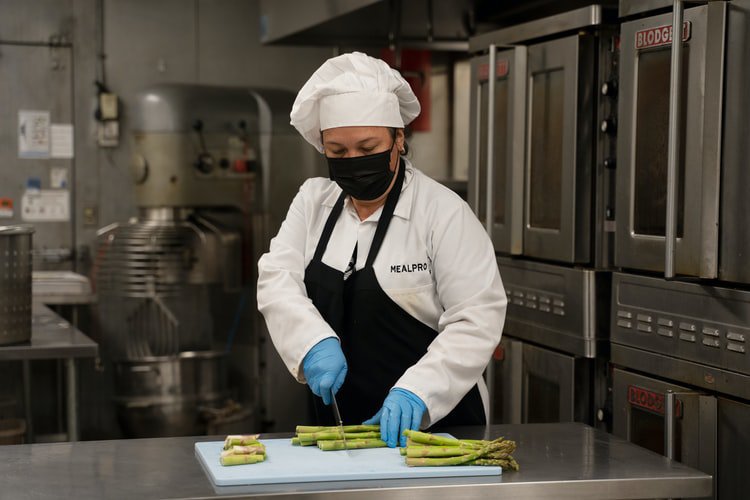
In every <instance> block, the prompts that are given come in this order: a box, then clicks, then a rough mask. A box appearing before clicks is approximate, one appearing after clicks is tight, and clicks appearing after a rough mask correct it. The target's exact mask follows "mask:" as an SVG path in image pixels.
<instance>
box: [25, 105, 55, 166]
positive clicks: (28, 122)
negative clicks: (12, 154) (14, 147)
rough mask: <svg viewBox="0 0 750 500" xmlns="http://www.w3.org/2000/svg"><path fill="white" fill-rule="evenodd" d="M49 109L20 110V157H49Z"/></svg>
mask: <svg viewBox="0 0 750 500" xmlns="http://www.w3.org/2000/svg"><path fill="white" fill-rule="evenodd" d="M49 150H50V116H49V111H28V110H20V111H19V112H18V157H19V158H49Z"/></svg>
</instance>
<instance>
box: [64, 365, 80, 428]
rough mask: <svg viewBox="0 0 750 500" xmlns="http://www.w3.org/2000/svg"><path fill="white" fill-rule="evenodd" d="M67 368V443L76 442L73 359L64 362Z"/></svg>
mask: <svg viewBox="0 0 750 500" xmlns="http://www.w3.org/2000/svg"><path fill="white" fill-rule="evenodd" d="M65 364H66V366H67V370H66V371H67V381H68V384H67V385H68V387H67V389H68V390H67V391H66V392H67V395H66V399H67V403H66V406H67V408H66V409H67V417H68V441H78V390H77V389H78V380H77V374H76V360H75V358H68V359H66V360H65Z"/></svg>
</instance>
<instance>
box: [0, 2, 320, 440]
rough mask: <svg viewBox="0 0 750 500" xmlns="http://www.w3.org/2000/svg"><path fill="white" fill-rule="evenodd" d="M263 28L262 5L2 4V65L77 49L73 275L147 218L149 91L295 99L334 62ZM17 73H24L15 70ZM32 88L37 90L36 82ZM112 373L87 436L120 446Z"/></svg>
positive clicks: (40, 370)
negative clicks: (125, 226)
mask: <svg viewBox="0 0 750 500" xmlns="http://www.w3.org/2000/svg"><path fill="white" fill-rule="evenodd" d="M257 20H258V1H257V0H159V1H151V0H127V1H126V0H0V55H1V54H2V50H1V49H2V47H3V45H6V46H7V44H14V45H18V44H32V45H39V46H46V45H48V44H49V43H50V42H53V43H58V44H62V45H64V46H70V47H71V48H72V54H73V56H72V66H73V76H72V78H73V92H72V94H73V95H72V96H71V97H70V99H72V101H73V123H74V126H75V147H74V151H75V157H74V159H73V160H72V162H71V167H70V170H71V183H72V187H73V189H72V194H73V202H72V203H73V208H72V210H73V213H72V218H71V220H72V228H71V229H70V230H71V231H72V232H73V237H72V239H73V241H74V242H75V244H74V250H75V252H74V255H75V261H74V262H73V263H71V264H70V265H69V266H68V267H71V268H73V269H76V270H78V271H79V272H83V273H87V272H88V269H89V267H90V262H91V254H92V244H93V243H94V241H95V237H96V231H97V229H98V228H100V227H103V226H105V225H107V224H110V223H113V222H117V221H125V220H127V219H128V218H129V217H131V216H134V215H136V213H137V211H136V206H135V200H134V195H133V190H132V187H131V186H132V181H131V175H130V167H129V160H130V147H129V138H128V132H127V131H128V126H129V121H128V111H129V109H128V107H129V104H130V103H131V99H132V98H133V96H134V94H135V93H136V92H137V91H138V90H139V89H140V88H142V87H144V86H147V85H151V84H154V83H159V82H181V83H203V84H216V85H236V86H260V87H274V88H283V89H288V90H290V91H296V90H297V89H299V87H300V86H301V85H302V83H304V81H305V80H306V79H307V77H308V76H309V75H310V74H311V73H312V72H313V71H314V70H315V69H316V68H317V67H318V66H319V65H320V64H321V63H322V62H323V61H324V60H325V59H327V58H328V57H330V56H331V54H332V50H331V49H328V48H300V47H265V46H261V45H260V43H259V41H258V40H259V34H258V23H257ZM2 63H3V61H2V58H1V57H0V64H2ZM10 69H11V71H10V72H11V73H13V68H10ZM19 74H20V72H19ZM95 80H104V81H105V82H106V84H107V86H108V87H109V89H110V91H111V92H114V93H116V94H117V95H118V96H119V98H120V103H121V110H122V115H121V120H120V145H119V146H118V147H115V148H99V147H98V146H97V145H96V133H97V130H96V128H97V123H96V121H95V120H94V118H93V116H94V110H95V107H96V99H95V96H96V88H95V86H94V81H95ZM24 83H25V82H24ZM28 85H29V86H33V85H34V82H28ZM64 98H68V97H67V96H65V97H64ZM1 111H2V113H1V115H0V116H1V118H0V119H2V120H12V121H14V122H15V120H16V119H17V110H15V109H3V110H1ZM13 128H15V127H13ZM16 154H17V151H16V150H15V149H13V148H8V149H7V150H0V165H2V164H3V163H2V161H3V156H4V155H13V157H15V155H16ZM6 157H7V156H6ZM0 168H2V166H0ZM22 175H23V173H22V172H21V173H19V176H22ZM19 178H20V177H19ZM237 300H238V297H234V298H233V300H228V301H219V302H225V303H224V304H223V306H224V307H225V308H226V309H227V310H226V314H222V313H219V314H217V316H219V317H218V318H217V320H218V321H217V328H218V329H219V330H220V331H225V330H228V328H229V323H230V322H231V319H232V315H233V313H234V308H235V306H236V304H237ZM253 315H254V307H247V308H246V310H245V311H244V314H243V318H242V325H243V328H241V331H240V333H239V334H238V335H237V339H236V341H235V346H234V350H233V356H232V366H233V371H234V372H235V375H236V376H237V377H236V378H239V379H240V380H244V379H247V380H250V379H251V377H252V374H253V373H254V367H252V366H251V365H252V364H254V363H257V362H258V360H257V359H256V356H255V355H254V350H255V349H254V346H255V345H257V343H258V342H259V338H258V336H257V335H254V332H251V331H247V330H248V328H249V325H251V324H252V322H253ZM83 316H84V319H83V320H82V323H83V325H84V326H85V327H86V328H85V331H86V333H88V334H89V335H91V336H92V337H94V338H95V340H97V341H99V342H102V341H103V340H104V339H102V338H101V337H100V336H99V334H98V332H97V331H96V329H95V328H94V327H93V326H91V325H89V324H88V322H87V321H86V320H85V314H84V315H83ZM219 340H221V339H219ZM269 352H270V353H271V359H269V360H268V363H270V365H271V368H272V369H273V370H275V372H276V373H277V374H278V375H279V376H278V377H276V379H277V382H278V383H277V385H276V389H277V391H276V392H277V393H279V396H280V397H283V398H289V397H290V396H293V394H290V393H289V392H288V391H287V392H285V391H284V388H285V386H284V382H288V383H289V387H288V388H287V389H288V390H289V391H295V390H296V391H298V393H299V394H302V395H304V394H306V393H305V392H304V387H302V386H299V385H298V384H296V382H294V381H293V380H292V379H291V376H288V377H287V376H286V375H285V370H284V371H282V370H283V368H279V366H278V365H279V363H280V361H278V360H276V359H273V350H269ZM105 361H106V360H105ZM37 365H38V366H36V367H35V369H34V372H35V373H34V379H35V382H34V386H33V388H34V399H35V401H37V402H38V403H37V407H36V408H35V411H36V414H37V417H35V418H38V419H39V420H40V422H38V424H37V426H36V427H37V428H38V429H39V430H40V432H53V431H54V429H55V428H56V425H57V424H56V423H55V420H56V418H55V417H54V410H55V406H56V405H57V403H56V399H57V397H56V393H57V391H56V389H55V387H56V383H55V379H56V378H57V377H58V372H57V368H56V367H55V366H54V364H41V363H37ZM108 368H109V367H108V365H107V363H106V362H105V363H104V370H105V371H104V372H99V371H95V370H94V363H93V362H92V361H82V362H81V370H82V373H81V376H80V383H81V386H82V387H81V409H82V411H81V419H82V422H81V430H82V433H83V437H84V438H86V437H112V436H113V435H114V434H115V433H116V432H117V430H116V425H115V423H114V416H113V413H112V411H111V404H110V397H111V387H110V385H111V383H110V382H109V380H110V378H111V377H110V376H109V374H107V370H108ZM14 373H19V371H18V370H15V371H14ZM18 382H19V385H20V380H19V381H18ZM250 385H251V384H250V383H248V384H247V386H246V387H240V396H241V397H242V396H245V397H250V398H254V397H256V395H255V394H254V391H253V390H252V388H251V387H250ZM292 399H294V398H293V397H292ZM44 401H47V403H44ZM302 405H303V406H304V401H303V402H302ZM46 424H49V425H46Z"/></svg>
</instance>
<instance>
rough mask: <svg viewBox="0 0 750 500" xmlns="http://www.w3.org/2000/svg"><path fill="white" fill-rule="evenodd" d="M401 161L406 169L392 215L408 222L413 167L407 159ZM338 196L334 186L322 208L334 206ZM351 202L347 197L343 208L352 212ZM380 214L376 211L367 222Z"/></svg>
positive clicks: (338, 190) (375, 218)
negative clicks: (349, 208)
mask: <svg viewBox="0 0 750 500" xmlns="http://www.w3.org/2000/svg"><path fill="white" fill-rule="evenodd" d="M402 160H403V162H404V166H405V167H406V172H405V173H404V175H405V177H404V185H403V187H402V188H401V196H399V198H398V203H396V208H395V209H394V211H393V215H396V216H398V217H401V218H402V219H405V220H409V218H410V217H411V206H412V199H413V198H414V187H413V186H412V184H413V183H412V182H411V181H412V179H414V167H412V164H411V162H410V161H409V160H408V159H406V158H402ZM339 196H341V188H339V187H338V186H336V189H334V190H333V191H332V192H331V194H329V195H328V196H327V197H326V198H325V199H324V200H323V206H326V207H333V206H334V205H335V204H336V200H338V198H339ZM351 202H352V201H351V199H350V198H349V197H347V198H346V202H345V205H344V208H348V207H351V209H352V210H354V207H353V206H352V205H351ZM381 212H382V210H380V209H378V211H377V212H375V213H374V214H373V215H372V216H370V218H369V219H368V220H371V221H377V220H379V219H380V213H381Z"/></svg>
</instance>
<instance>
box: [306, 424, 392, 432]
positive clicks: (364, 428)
mask: <svg viewBox="0 0 750 500" xmlns="http://www.w3.org/2000/svg"><path fill="white" fill-rule="evenodd" d="M296 431H297V434H306V433H312V432H331V431H333V432H337V431H339V427H338V426H337V425H335V426H332V427H323V426H313V425H298V426H297V429H296ZM374 431H378V432H379V431H380V426H379V425H345V426H344V432H374Z"/></svg>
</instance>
